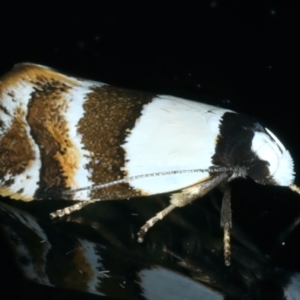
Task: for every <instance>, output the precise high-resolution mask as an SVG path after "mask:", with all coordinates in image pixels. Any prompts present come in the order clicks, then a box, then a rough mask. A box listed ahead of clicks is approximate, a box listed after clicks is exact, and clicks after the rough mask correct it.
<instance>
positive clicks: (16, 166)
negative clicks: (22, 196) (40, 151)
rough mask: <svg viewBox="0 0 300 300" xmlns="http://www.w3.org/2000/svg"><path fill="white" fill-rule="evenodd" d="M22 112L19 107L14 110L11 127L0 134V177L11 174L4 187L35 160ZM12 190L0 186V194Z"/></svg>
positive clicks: (6, 194)
mask: <svg viewBox="0 0 300 300" xmlns="http://www.w3.org/2000/svg"><path fill="white" fill-rule="evenodd" d="M23 120H24V112H23V111H22V110H21V109H17V110H16V111H15V116H14V119H13V122H12V125H11V127H10V128H9V129H8V131H6V132H5V133H4V134H3V135H2V139H1V143H0V179H1V180H2V181H4V177H5V176H6V175H8V174H10V175H11V177H10V179H8V180H6V181H4V182H5V185H6V187H8V186H10V185H11V184H12V183H13V182H14V180H13V176H15V175H18V174H21V173H23V172H24V171H25V170H26V169H27V168H29V167H30V165H31V164H32V162H33V161H34V160H35V153H34V150H33V147H32V144H31V141H30V139H29V137H28V136H27V132H26V130H25V128H26V126H27V124H26V123H24V121H23ZM13 193H14V191H9V190H7V188H1V189H0V194H1V195H3V196H8V195H10V194H13Z"/></svg>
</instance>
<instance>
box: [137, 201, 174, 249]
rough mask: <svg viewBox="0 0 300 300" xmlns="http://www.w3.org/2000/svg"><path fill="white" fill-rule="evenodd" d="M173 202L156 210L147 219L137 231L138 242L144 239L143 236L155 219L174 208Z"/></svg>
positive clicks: (161, 217)
mask: <svg viewBox="0 0 300 300" xmlns="http://www.w3.org/2000/svg"><path fill="white" fill-rule="evenodd" d="M176 207H177V206H175V205H174V204H170V205H169V206H167V207H166V208H165V209H163V210H161V211H160V212H158V213H157V214H156V215H155V216H154V217H153V218H151V219H149V220H148V221H147V222H146V224H145V225H144V226H142V227H141V229H140V231H139V232H138V233H137V235H138V239H137V240H138V242H139V243H142V242H143V241H144V236H145V234H146V232H147V231H148V229H149V228H150V227H152V226H153V225H154V224H155V223H156V222H157V221H159V220H162V219H163V218H164V217H165V216H166V215H167V214H169V213H170V212H171V211H172V210H173V209H174V208H176Z"/></svg>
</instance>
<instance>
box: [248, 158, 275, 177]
mask: <svg viewBox="0 0 300 300" xmlns="http://www.w3.org/2000/svg"><path fill="white" fill-rule="evenodd" d="M269 165H270V164H269V163H268V162H267V161H264V160H258V161H255V162H252V163H251V164H250V166H249V168H248V170H247V175H248V176H249V177H250V178H252V179H253V180H255V181H259V180H262V179H265V178H266V177H268V176H269V175H270V173H269V168H268V166H269Z"/></svg>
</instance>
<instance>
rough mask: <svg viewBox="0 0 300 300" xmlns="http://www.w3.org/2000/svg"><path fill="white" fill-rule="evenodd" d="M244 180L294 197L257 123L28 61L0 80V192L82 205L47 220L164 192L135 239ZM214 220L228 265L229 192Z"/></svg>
mask: <svg viewBox="0 0 300 300" xmlns="http://www.w3.org/2000/svg"><path fill="white" fill-rule="evenodd" d="M246 176H248V177H250V178H252V179H253V180H255V181H256V182H258V183H262V184H272V185H280V186H289V187H290V188H291V189H292V190H293V191H296V192H297V193H298V194H299V188H298V187H296V186H295V185H294V184H293V183H294V166H293V160H292V158H291V156H290V153H289V152H288V151H287V150H286V149H285V148H284V146H283V144H282V143H281V142H280V140H279V139H278V138H277V137H276V136H275V134H274V133H272V132H271V131H270V130H268V129H267V128H264V127H263V126H262V125H260V124H259V123H258V122H257V120H256V119H255V118H252V117H249V116H246V115H242V114H238V113H235V112H233V111H231V110H227V109H222V108H219V107H215V106H211V105H208V104H204V103H199V102H194V101H191V100H186V99H181V98H176V97H173V96H165V95H163V96H158V95H155V94H151V93H145V92H139V91H132V90H125V89H121V88H117V87H114V86H111V85H108V84H105V83H99V82H95V81H90V80H86V79H80V78H76V77H71V76H67V75H64V74H61V73H59V72H57V71H55V70H52V69H50V68H47V67H43V66H40V65H35V64H19V65H17V66H15V68H13V70H12V71H10V72H8V73H7V74H6V75H4V76H3V77H2V78H1V80H0V195H2V196H9V197H11V198H13V199H16V200H22V201H31V200H36V199H67V200H79V201H81V202H79V203H76V204H75V205H73V206H71V207H69V208H65V209H63V210H59V211H57V212H54V213H52V214H51V215H52V217H56V216H63V215H64V214H67V213H71V212H73V211H74V210H78V209H81V208H82V207H84V206H85V205H87V204H90V203H93V202H95V201H100V200H101V201H102V200H112V199H126V198H132V197H139V196H147V195H156V194H163V193H170V194H171V203H170V205H169V206H168V207H167V208H165V209H164V210H162V211H161V212H159V213H158V214H157V215H156V216H155V217H153V218H151V219H150V220H148V221H147V222H146V224H145V225H144V226H143V227H142V228H141V230H140V232H139V234H138V236H139V240H142V239H143V236H144V234H145V233H146V231H147V230H148V229H149V228H150V227H151V226H153V225H154V224H155V223H156V222H157V221H158V220H160V219H162V218H163V217H164V216H165V215H167V214H168V213H169V212H170V211H172V210H173V209H174V208H176V207H181V206H184V205H186V204H187V203H190V202H192V201H193V200H194V199H196V198H198V197H202V196H203V195H205V194H206V193H208V192H209V191H210V190H212V189H213V188H215V187H217V186H219V185H220V184H222V183H225V184H226V183H227V182H228V181H230V180H232V179H234V178H236V177H246ZM85 187H90V188H85ZM93 187H95V188H93ZM145 201H146V200H145ZM221 220H222V221H221V224H222V226H223V227H224V241H225V260H226V263H227V264H229V259H230V258H229V255H230V250H229V229H230V227H231V210H230V191H229V190H225V193H224V198H223V209H222V217H221Z"/></svg>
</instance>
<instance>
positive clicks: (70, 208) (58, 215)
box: [50, 199, 99, 219]
mask: <svg viewBox="0 0 300 300" xmlns="http://www.w3.org/2000/svg"><path fill="white" fill-rule="evenodd" d="M97 201H99V200H98V199H94V200H89V201H81V202H78V203H75V204H73V205H71V206H68V207H64V208H62V209H58V210H56V211H55V212H52V213H50V217H51V218H52V219H54V218H61V217H63V216H65V215H69V214H71V213H72V212H74V211H76V210H80V209H82V208H83V207H85V206H87V205H89V204H91V203H95V202H97Z"/></svg>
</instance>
